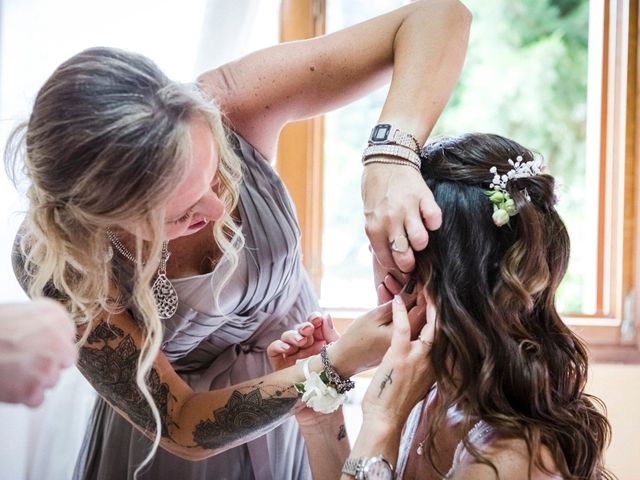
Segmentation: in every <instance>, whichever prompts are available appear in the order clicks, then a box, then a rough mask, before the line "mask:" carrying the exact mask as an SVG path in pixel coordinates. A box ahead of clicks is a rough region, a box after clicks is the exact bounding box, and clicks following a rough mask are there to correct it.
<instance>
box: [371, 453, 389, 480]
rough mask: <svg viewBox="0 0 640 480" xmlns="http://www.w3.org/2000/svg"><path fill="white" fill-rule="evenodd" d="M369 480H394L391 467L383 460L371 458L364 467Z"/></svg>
mask: <svg viewBox="0 0 640 480" xmlns="http://www.w3.org/2000/svg"><path fill="white" fill-rule="evenodd" d="M364 474H365V475H364V478H366V479H367V480H393V470H391V466H390V465H389V464H388V463H387V462H386V461H385V460H383V459H381V458H371V459H369V461H368V462H367V464H366V465H365V467H364Z"/></svg>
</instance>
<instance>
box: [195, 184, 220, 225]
mask: <svg viewBox="0 0 640 480" xmlns="http://www.w3.org/2000/svg"><path fill="white" fill-rule="evenodd" d="M199 207H200V208H199V209H198V210H199V212H198V213H200V214H202V215H203V216H204V217H207V219H209V221H211V222H217V221H218V220H220V219H221V218H222V216H223V215H224V203H222V200H220V198H218V195H216V194H215V193H214V192H213V191H212V192H211V193H209V194H208V195H207V196H206V197H204V198H203V199H202V201H201V202H200V205H199Z"/></svg>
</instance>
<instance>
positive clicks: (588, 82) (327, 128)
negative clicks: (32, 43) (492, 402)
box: [278, 0, 638, 353]
mask: <svg viewBox="0 0 640 480" xmlns="http://www.w3.org/2000/svg"><path fill="white" fill-rule="evenodd" d="M403 3H407V2H403V1H402V0H397V1H395V2H391V1H367V2H364V1H360V0H358V1H355V0H354V1H349V2H342V1H340V0H315V1H312V0H308V1H304V2H293V1H287V0H285V1H284V2H283V10H282V20H283V25H282V27H281V34H282V35H281V38H282V39H284V40H289V39H293V38H302V37H308V36H312V35H317V34H320V33H323V32H324V31H325V30H326V31H327V32H331V31H334V30H336V29H339V28H342V27H344V26H348V25H351V24H353V23H356V22H358V21H361V20H364V19H365V18H368V17H371V16H373V15H375V14H378V13H382V12H384V11H388V10H389V9H391V8H396V7H397V6H400V5H402V4H403ZM629 3H635V2H623V1H618V2H596V1H589V0H569V1H563V2H558V1H553V0H545V1H541V2H538V1H536V2H515V3H514V2H508V1H506V0H493V1H491V2H486V1H481V0H466V1H465V4H466V5H467V6H468V7H469V8H470V10H471V11H472V12H473V14H474V23H473V27H472V34H471V39H470V46H469V51H468V55H467V61H466V64H465V68H464V71H463V73H462V77H461V79H460V82H459V85H458V86H457V88H456V90H455V92H454V94H453V96H452V99H451V101H450V102H449V104H448V106H447V107H446V109H445V112H444V114H443V115H442V117H441V119H440V120H439V121H438V123H437V125H436V127H435V129H434V132H433V133H432V137H433V136H437V135H443V134H455V133H460V132H463V131H493V132H496V133H500V134H503V135H507V136H511V137H513V138H515V139H517V140H518V141H520V142H521V143H522V144H524V145H526V146H528V147H530V148H533V149H536V150H538V151H540V152H541V153H542V154H543V155H544V156H545V158H546V159H547V163H548V164H549V165H550V167H551V170H552V172H553V173H554V175H555V176H556V177H557V178H558V179H559V182H560V184H561V187H560V190H559V196H560V205H559V210H560V212H561V214H562V216H563V218H564V220H565V222H566V224H567V227H568V229H569V233H570V236H571V239H572V259H571V264H570V267H569V272H568V274H567V276H566V278H565V280H564V282H563V284H562V286H561V289H560V290H559V292H558V305H559V307H560V309H561V311H562V312H563V314H564V315H565V318H566V320H567V322H568V323H569V324H571V325H572V326H574V327H575V328H576V330H577V331H578V332H579V333H580V334H581V335H582V336H583V337H584V338H585V339H586V340H587V341H588V342H589V343H590V345H592V346H595V345H616V346H618V347H619V346H624V345H629V346H634V345H635V343H634V342H635V340H634V338H635V328H636V327H635V325H634V324H633V320H632V319H633V316H634V312H633V305H634V304H633V300H634V286H635V285H636V284H637V283H638V282H637V279H636V277H634V275H637V273H636V270H635V261H636V244H637V237H638V234H637V227H638V222H637V215H638V212H637V210H636V209H637V207H636V195H637V185H636V184H637V179H636V175H637V171H636V164H635V159H636V158H637V148H638V145H637V129H636V92H637V15H638V14H637V4H634V5H630V4H629ZM293 4H295V9H296V10H297V14H298V18H304V19H306V26H305V27H304V30H299V31H298V32H292V31H291V30H290V29H289V28H290V26H291V25H293V23H289V20H290V19H292V18H293V17H292V16H291V14H292V11H293V10H294V6H293ZM365 7H366V8H365ZM300 25H301V24H300V23H298V26H300ZM292 35H296V36H292ZM482 92H484V93H482ZM385 95H386V89H382V90H380V91H377V92H374V93H373V94H371V95H369V96H368V97H367V98H365V99H362V100H360V101H359V102H356V103H354V104H353V105H350V106H348V107H345V108H342V109H340V110H338V111H336V112H332V113H330V114H328V115H326V116H325V117H324V118H318V119H313V120H311V121H307V122H301V123H299V124H296V125H294V126H292V127H289V128H290V129H291V130H294V129H296V130H295V131H296V135H295V137H290V136H288V135H289V133H288V132H287V131H285V132H284V134H283V141H282V142H281V146H282V148H281V151H280V155H279V160H278V168H279V170H280V172H281V174H282V175H283V177H284V179H285V182H287V183H288V184H289V185H291V186H292V187H293V190H294V191H293V192H292V193H293V196H294V200H295V201H296V204H297V207H298V214H299V217H300V219H301V224H302V228H303V250H304V254H305V263H306V266H307V268H308V269H309V271H310V274H311V276H312V278H313V280H314V283H315V285H316V287H317V288H318V291H319V294H320V297H321V301H322V304H323V306H324V307H325V308H328V309H330V310H333V311H334V312H336V313H337V316H338V317H343V318H349V316H350V315H352V312H354V311H358V310H361V309H363V308H367V307H370V306H372V305H373V304H374V303H375V295H374V290H373V288H372V287H373V286H372V284H371V276H370V257H369V253H368V249H367V245H368V242H367V240H366V237H365V235H364V230H363V226H364V219H363V215H362V208H361V201H360V194H359V182H360V172H361V166H360V163H359V157H360V154H361V151H362V148H363V146H364V142H365V139H366V137H367V135H368V132H369V130H370V128H371V127H372V126H373V125H374V124H375V123H376V120H377V115H378V113H379V111H380V108H381V105H382V101H383V100H384V97H385ZM305 139H306V140H305ZM295 148H297V149H298V152H299V156H298V158H300V156H303V155H304V156H306V157H305V158H307V163H306V165H307V168H306V170H305V171H303V172H300V171H297V172H295V175H296V179H295V181H292V180H293V178H292V177H291V171H290V170H291V169H290V168H288V164H287V159H288V158H289V156H290V155H291V154H292V153H293V149H295ZM298 166H299V164H298ZM299 182H302V183H299ZM294 183H295V184H297V187H296V186H295V185H293V184H294ZM300 185H302V188H301V187H300ZM296 188H298V189H300V188H301V189H300V191H297V192H296V191H295V190H296ZM321 199H322V201H320V200H321ZM618 351H620V350H618ZM636 353H637V352H636Z"/></svg>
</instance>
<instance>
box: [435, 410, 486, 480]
mask: <svg viewBox="0 0 640 480" xmlns="http://www.w3.org/2000/svg"><path fill="white" fill-rule="evenodd" d="M490 431H491V425H489V424H487V423H485V422H483V421H482V420H478V422H477V423H476V424H475V425H474V426H473V427H471V429H470V430H469V432H468V433H467V440H468V441H472V440H475V441H478V440H481V439H482V438H483V437H484V436H485V435H486V434H487V433H489V432H490ZM463 449H464V441H462V440H461V441H460V442H459V443H458V445H457V446H456V451H455V453H454V454H453V463H452V464H451V468H450V469H449V471H448V472H447V474H446V475H445V477H444V478H445V479H447V478H450V477H451V475H452V474H453V470H454V469H455V467H456V466H457V465H458V464H459V463H460V458H461V457H462V451H463Z"/></svg>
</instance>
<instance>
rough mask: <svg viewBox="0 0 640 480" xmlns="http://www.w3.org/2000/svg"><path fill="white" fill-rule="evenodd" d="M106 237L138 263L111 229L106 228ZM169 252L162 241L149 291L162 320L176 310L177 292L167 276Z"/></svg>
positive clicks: (166, 244)
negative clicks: (155, 273)
mask: <svg viewBox="0 0 640 480" xmlns="http://www.w3.org/2000/svg"><path fill="white" fill-rule="evenodd" d="M106 232H107V237H108V238H109V241H110V242H111V243H112V244H113V246H114V247H116V250H117V251H118V252H119V253H120V254H121V255H122V256H123V257H124V258H126V259H127V260H129V261H130V262H133V263H134V264H136V265H137V264H138V260H137V259H136V257H135V256H134V255H133V254H132V253H131V252H130V251H129V250H127V248H126V247H125V246H124V245H123V244H122V242H121V241H120V239H119V238H118V237H117V236H116V234H115V233H113V231H112V230H111V229H110V228H109V227H107V228H106ZM170 256H171V252H169V242H167V241H165V242H162V256H161V257H160V265H159V266H158V276H157V277H156V280H155V281H154V282H153V286H152V287H151V292H152V293H153V298H154V299H155V301H156V308H157V309H158V316H159V317H160V318H161V319H162V320H166V319H168V318H171V317H172V316H173V315H174V314H175V313H176V311H177V310H178V292H176V289H175V288H174V286H173V284H172V283H171V281H170V280H169V279H168V278H167V262H168V261H169V257H170Z"/></svg>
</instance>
